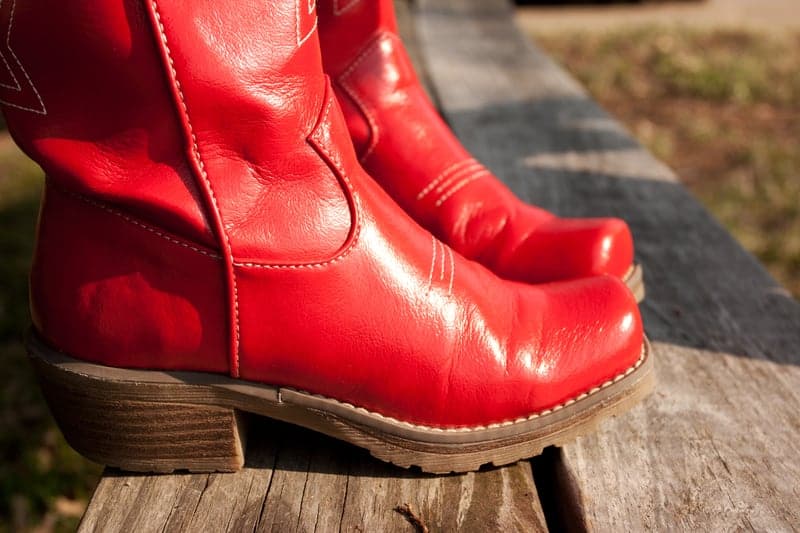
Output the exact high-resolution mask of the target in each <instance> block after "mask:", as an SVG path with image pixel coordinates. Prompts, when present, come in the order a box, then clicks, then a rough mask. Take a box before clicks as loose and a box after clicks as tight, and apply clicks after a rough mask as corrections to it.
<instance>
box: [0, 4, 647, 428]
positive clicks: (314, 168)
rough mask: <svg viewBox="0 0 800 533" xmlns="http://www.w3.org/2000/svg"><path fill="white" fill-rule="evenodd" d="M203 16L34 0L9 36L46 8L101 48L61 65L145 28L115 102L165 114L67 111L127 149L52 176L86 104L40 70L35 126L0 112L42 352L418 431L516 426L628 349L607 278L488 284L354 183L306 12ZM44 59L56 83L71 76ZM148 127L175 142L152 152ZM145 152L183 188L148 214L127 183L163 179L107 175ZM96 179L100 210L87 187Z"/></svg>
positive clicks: (28, 115)
mask: <svg viewBox="0 0 800 533" xmlns="http://www.w3.org/2000/svg"><path fill="white" fill-rule="evenodd" d="M224 4H225V5H224V6H223V7H221V4H220V2H218V1H213V2H212V1H211V0H206V1H197V2H192V3H191V4H186V3H182V2H177V1H166V0H165V1H162V2H159V3H157V4H156V3H155V2H143V3H139V2H133V1H132V0H126V1H122V0H113V1H112V0H102V1H98V2H96V3H93V6H96V7H97V10H96V11H91V10H86V11H83V10H74V9H68V8H62V7H61V3H60V2H55V1H53V2H44V1H41V2H37V3H36V4H35V5H37V6H38V8H37V9H33V8H31V10H30V11H29V12H28V13H27V14H26V18H25V19H24V20H27V21H28V22H29V23H31V24H32V23H33V21H34V20H36V19H38V18H46V17H50V16H53V13H55V14H56V15H57V16H58V17H59V22H60V26H59V28H60V29H58V31H60V32H62V34H63V35H61V37H60V39H63V42H64V43H69V42H71V39H72V37H75V34H78V33H81V34H82V33H86V32H88V33H90V34H92V36H91V38H90V37H86V42H83V41H80V40H78V42H80V43H81V46H83V47H97V48H102V50H98V49H94V48H92V49H91V50H89V49H87V50H83V49H73V52H76V53H77V52H80V53H85V54H86V55H89V56H91V55H93V54H95V55H100V56H103V57H105V59H106V61H107V62H108V64H110V65H117V64H125V63H126V61H127V60H128V59H129V57H130V48H129V47H124V46H119V47H115V46H112V44H118V43H119V42H124V43H130V42H139V43H145V42H146V41H147V39H148V38H149V39H151V40H152V43H154V44H153V46H152V47H143V50H145V49H146V50H147V53H146V54H145V53H142V55H141V57H139V61H140V62H141V64H142V65H145V66H146V68H145V69H144V70H142V72H141V73H139V74H137V73H136V72H131V73H127V74H125V76H127V78H126V79H129V78H131V77H133V78H137V79H138V78H139V76H141V80H140V83H138V84H135V85H134V86H131V87H128V91H130V92H132V93H134V95H133V97H134V101H136V100H135V97H138V98H141V99H146V97H145V96H144V95H143V94H138V92H137V91H141V92H146V93H148V97H150V98H152V99H153V100H154V101H160V102H162V103H163V102H165V101H168V102H170V105H171V108H170V110H169V113H168V114H166V115H161V114H159V115H158V116H155V115H154V116H153V117H149V118H148V117H147V116H141V117H140V116H138V115H137V121H136V122H133V121H131V122H129V123H125V122H124V121H122V122H121V123H119V124H117V123H116V122H115V121H114V119H112V117H110V116H98V113H93V112H86V113H83V114H81V115H80V116H79V115H78V114H76V115H75V117H74V119H73V120H74V121H75V124H73V126H72V128H73V130H70V131H81V130H82V129H91V128H94V127H97V124H95V122H98V121H101V122H102V121H104V120H107V121H109V122H114V124H115V126H114V128H115V132H116V133H115V135H121V136H122V137H123V138H125V139H129V138H131V137H133V138H137V139H139V140H140V142H139V143H133V145H132V146H129V145H128V143H121V144H116V143H113V142H110V141H108V139H107V138H105V137H101V138H100V140H102V141H104V142H103V143H101V144H102V146H99V147H98V146H92V147H89V148H88V149H89V151H90V153H92V154H96V155H97V157H100V156H101V155H102V157H106V158H108V159H109V160H113V161H115V162H116V166H114V167H113V168H111V167H110V168H106V171H107V173H108V174H109V175H108V176H106V174H105V173H100V172H99V171H98V170H97V168H100V167H103V168H105V167H106V166H107V165H108V163H106V162H105V161H104V160H102V158H101V159H100V160H97V161H95V163H94V167H90V166H88V165H89V160H88V159H87V160H86V161H85V162H84V163H85V165H87V166H85V167H80V168H77V169H75V170H74V171H72V172H68V173H67V172H64V169H63V168H62V167H61V166H60V164H59V162H61V161H67V160H81V161H83V158H85V157H86V155H85V154H81V153H79V152H80V150H78V148H75V147H74V146H73V145H72V144H71V142H72V141H71V140H72V139H73V138H74V136H73V134H72V133H69V132H67V130H65V129H64V128H66V126H65V124H64V119H63V118H62V116H61V113H62V112H63V113H66V111H65V109H66V108H67V107H68V106H67V103H69V104H71V105H72V106H74V107H77V108H82V109H84V110H92V106H93V105H94V103H93V101H92V98H91V96H92V94H91V93H87V95H81V94H80V91H77V90H76V91H74V92H73V93H68V94H66V95H61V94H60V93H59V88H58V82H60V81H61V80H60V79H59V78H58V76H56V75H52V76H48V77H47V82H46V83H45V81H44V80H43V79H37V78H34V77H33V75H32V76H31V79H32V80H34V82H35V83H37V88H38V91H39V94H40V95H41V98H42V100H43V101H44V103H45V104H50V102H51V101H53V102H57V101H59V100H58V99H59V98H64V99H65V100H64V103H63V105H62V104H59V105H61V107H58V106H56V107H54V108H48V114H47V115H43V114H37V113H35V112H31V111H29V110H24V109H17V108H14V107H11V106H9V105H8V104H7V103H6V105H5V106H4V113H5V115H6V118H7V121H8V124H9V127H10V128H11V129H12V131H13V132H14V134H15V136H16V138H17V139H18V141H19V142H20V143H21V144H22V145H23V146H24V147H26V149H27V150H28V151H29V153H31V155H32V156H33V157H34V158H35V159H36V160H37V161H39V162H40V163H41V164H42V165H43V166H45V168H48V173H49V179H48V186H47V191H46V195H45V201H44V204H43V207H42V213H41V219H40V227H39V235H38V243H37V248H36V255H35V258H34V268H33V271H32V276H31V304H32V313H33V317H34V323H35V326H36V328H37V329H38V330H39V332H40V334H41V335H42V336H43V338H44V339H46V340H47V341H48V342H49V343H51V344H52V345H54V346H55V347H57V348H59V349H62V350H64V351H66V352H68V353H69V354H70V355H72V356H73V357H78V358H83V359H86V360H90V361H94V362H98V363H102V364H107V365H113V366H123V367H135V368H151V369H156V368H157V369H186V370H203V371H208V372H218V373H227V374H230V375H233V376H237V377H240V378H242V379H245V380H252V381H258V382H264V383H269V384H272V385H280V386H288V387H294V388H297V389H302V390H305V391H309V392H312V393H316V394H321V395H323V396H327V397H330V398H334V399H336V400H339V401H342V402H348V403H351V404H353V405H356V406H360V407H364V408H367V409H370V410H372V411H375V412H378V413H381V414H384V415H387V416H392V417H395V418H398V419H400V420H404V421H408V422H412V423H418V424H426V425H433V426H440V427H453V426H465V425H484V424H489V423H494V422H500V421H505V420H510V419H515V418H518V417H521V416H527V415H530V414H532V413H535V412H538V411H539V410H542V409H546V408H548V407H551V406H554V405H556V404H559V403H561V402H564V401H565V400H568V399H570V398H573V397H575V396H577V395H579V394H581V393H582V392H585V391H587V390H589V389H591V388H592V387H594V386H596V385H598V384H600V383H603V382H605V381H606V380H608V379H610V378H612V377H614V376H616V375H617V374H619V373H621V372H623V371H624V370H625V369H627V368H629V367H631V366H632V365H633V364H634V363H635V362H636V361H637V360H638V359H639V356H640V351H641V347H642V340H643V335H642V328H641V320H640V317H639V314H638V308H637V306H636V303H635V301H634V299H633V297H632V295H631V294H630V292H629V291H628V290H627V288H626V287H625V286H624V284H623V283H622V282H621V281H619V280H618V279H616V278H613V277H609V276H602V277H595V278H589V279H584V280H580V281H576V282H569V283H554V284H547V285H541V286H530V285H523V284H519V283H514V282H508V281H503V280H501V279H499V278H498V277H496V276H495V275H494V274H493V273H491V272H490V271H488V270H487V269H485V268H484V267H483V266H481V265H479V264H477V263H475V262H472V261H468V260H466V259H464V258H463V257H462V256H461V255H460V254H458V253H456V252H454V251H452V249H451V248H449V247H448V246H446V245H444V244H442V243H441V242H440V241H438V240H437V239H435V238H434V237H433V236H432V235H431V234H430V233H428V232H427V231H425V230H424V229H422V228H421V227H420V226H418V225H417V224H415V223H414V222H413V221H412V220H411V219H410V218H409V217H408V215H407V214H406V213H405V212H403V210H402V209H400V207H399V206H397V205H396V204H395V203H394V202H392V201H391V199H390V198H389V197H388V196H387V195H386V193H385V192H384V191H383V190H382V189H381V188H380V187H379V186H378V185H377V184H376V183H375V182H374V181H373V180H372V179H371V178H370V177H369V176H367V174H366V173H365V172H364V171H363V170H362V168H361V167H360V166H359V164H358V162H357V157H356V154H355V152H354V150H353V148H352V145H351V144H350V142H349V140H348V130H347V126H346V124H345V122H344V119H343V117H342V114H341V111H340V109H339V106H338V104H337V101H336V98H335V96H334V93H333V90H332V89H331V87H330V85H329V84H328V83H327V80H326V78H325V77H324V76H323V74H322V65H321V60H320V57H319V47H318V40H317V34H316V31H315V27H316V26H315V25H316V17H315V13H314V9H313V3H312V4H309V3H308V2H306V1H305V0H302V1H300V0H298V1H295V0H276V1H274V2H263V1H259V2H255V1H254V2H245V1H236V2H233V1H231V2H226V3H224ZM71 7H74V6H71ZM117 8H118V10H119V11H120V12H124V13H125V14H126V17H127V19H126V20H127V23H126V25H121V26H120V27H118V28H117V30H118V31H119V32H120V36H115V37H113V39H112V38H111V37H104V35H105V34H104V33H103V32H102V31H98V32H97V33H96V34H95V33H93V32H94V31H95V30H94V29H93V28H95V27H99V26H102V24H101V22H102V21H101V20H100V19H98V18H96V17H97V16H104V14H105V13H107V12H110V11H115V10H116V9H117ZM309 8H311V9H309ZM73 14H74V15H75V16H76V17H77V16H78V15H80V16H82V17H85V18H84V19H77V18H73ZM4 16H5V17H8V13H4ZM2 20H6V19H2ZM21 20H22V19H21ZM265 26H266V27H265ZM53 28H54V31H55V25H53ZM76 38H77V37H76ZM109 39H110V40H109ZM95 41H96V42H95ZM11 42H12V43H14V42H15V41H13V40H12V41H11ZM36 46H44V45H42V44H39V45H35V44H34V43H32V42H27V41H26V45H25V46H22V45H20V46H17V47H16V48H15V50H14V51H15V54H16V56H17V57H19V58H20V61H21V62H22V63H23V64H26V66H27V65H28V62H31V61H32V63H30V72H31V73H34V72H36V73H42V72H45V71H46V70H47V66H48V64H49V62H50V61H51V59H49V58H48V56H47V54H46V53H45V52H44V51H42V50H38V49H35V47H36ZM75 46H77V45H75ZM142 46H143V45H142ZM34 67H35V68H34ZM59 68H60V67H59ZM61 70H62V74H61V75H62V76H64V77H65V80H64V83H76V84H78V83H79V82H77V81H70V79H68V78H71V75H70V74H69V73H68V69H67V67H64V68H62V69H61ZM97 75H98V76H99V75H100V73H98V74H97ZM108 75H109V76H114V75H116V74H115V73H114V71H113V69H112V70H110V71H109V72H108ZM119 75H120V76H122V74H119ZM118 81H119V80H117V81H115V83H116V82H118ZM83 83H85V84H87V85H91V83H92V79H87V80H84V81H83ZM76 86H77V85H76ZM152 91H155V93H154V94H150V93H151V92H152ZM67 98H71V99H72V101H71V102H67V100H66V99H67ZM106 98H108V99H109V100H111V99H112V97H111V96H110V95H106ZM126 98H128V95H127V94H123V95H119V96H118V99H117V100H116V102H115V105H116V106H117V107H120V108H125V107H127V106H129V105H130V103H129V101H127V100H126ZM50 109H54V111H53V112H52V113H50ZM55 109H60V110H61V111H60V112H59V113H56V112H55ZM120 114H121V116H128V115H131V116H132V115H134V114H135V113H134V112H133V111H132V110H128V109H125V110H123V111H120ZM151 120H152V123H151ZM84 122H85V124H84ZM51 131H59V132H61V133H59V135H63V136H64V138H65V139H67V140H66V141H64V140H61V141H59V138H57V137H51V135H50V134H49V133H48V132H51ZM164 132H169V133H170V135H172V134H179V136H180V140H176V139H172V137H170V139H171V140H172V141H175V142H174V143H173V144H172V145H170V146H172V149H170V150H167V147H164V146H159V148H158V150H156V149H155V148H154V147H152V145H153V143H155V141H156V140H160V139H161V137H160V135H163V134H164ZM152 135H155V136H156V137H152ZM58 142H62V143H63V144H62V147H63V149H64V150H67V153H62V152H61V151H60V150H56V149H55V148H53V146H57V145H58ZM98 142H99V141H98ZM40 146H47V147H49V148H48V150H39V148H38V147H40ZM142 147H151V149H150V150H149V151H148V150H144V151H142V150H141V148H142ZM70 149H74V150H75V153H69V151H70ZM128 149H130V150H131V153H129V151H128ZM161 150H164V151H165V153H161ZM156 155H158V156H159V159H158V160H153V159H148V160H147V161H145V162H144V163H143V164H144V165H145V166H148V168H158V169H161V170H162V171H163V175H162V179H163V181H164V182H165V183H166V182H169V179H170V177H171V176H178V175H182V176H183V179H182V180H181V183H185V184H186V187H185V188H184V189H182V192H181V193H180V194H176V195H175V196H173V197H165V195H167V194H168V191H167V190H165V189H159V190H158V192H159V194H160V196H159V203H158V204H156V203H152V204H148V203H147V202H144V201H140V200H142V196H141V194H142V188H144V187H147V186H151V185H152V186H154V187H158V186H160V185H163V184H161V182H160V181H158V180H155V181H156V182H157V183H155V184H153V183H152V182H151V181H147V180H145V181H142V182H139V181H137V179H136V175H135V174H130V173H129V172H133V170H131V169H130V168H129V167H132V166H135V165H136V164H138V163H139V162H140V161H139V158H147V157H153V158H155V156H156ZM95 167H97V168H95ZM115 172H116V173H115ZM181 173H183V174H181ZM108 183H114V184H115V187H116V188H115V189H114V190H115V196H114V197H113V198H112V197H110V196H108V195H107V194H105V193H103V192H102V191H101V189H102V187H101V185H103V184H108ZM123 184H124V186H123ZM187 190H191V191H192V194H190V195H188V196H189V197H190V198H191V202H193V205H192V206H184V205H183V203H184V202H187V201H190V200H187V199H186V197H185V196H184V193H186V191H187ZM186 194H188V193H186ZM112 200H113V201H112ZM167 205H169V206H180V207H181V209H182V210H180V209H178V208H177V207H176V208H175V209H172V210H170V209H167V208H166V207H163V206H167ZM142 206H146V207H147V208H146V209H143V208H142ZM198 221H204V223H203V224H200V223H199V222H198ZM192 228H194V229H196V230H198V231H196V232H192V231H189V230H191V229H192ZM199 228H205V229H204V230H203V231H200V230H199ZM209 239H211V240H212V242H211V243H208V242H207V241H208V240H209Z"/></svg>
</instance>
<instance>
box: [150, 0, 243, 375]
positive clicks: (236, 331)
mask: <svg viewBox="0 0 800 533" xmlns="http://www.w3.org/2000/svg"><path fill="white" fill-rule="evenodd" d="M151 4H152V6H153V14H154V15H155V18H156V22H157V23H158V29H159V32H160V33H161V42H162V44H163V45H164V51H165V53H166V57H167V60H168V61H169V66H170V69H171V70H172V79H173V81H174V85H175V90H176V91H177V93H178V98H179V99H180V103H181V107H182V108H183V116H184V118H185V120H186V128H187V130H188V132H189V136H190V137H191V140H192V150H193V152H194V157H195V159H196V161H197V167H198V169H199V170H200V176H201V177H202V178H203V180H204V181H205V182H206V186H207V187H208V192H209V197H210V199H211V203H212V204H213V207H214V209H215V210H216V212H217V215H218V216H219V217H220V233H221V235H220V237H221V239H222V241H223V246H224V248H225V250H224V252H225V256H226V257H225V258H226V259H227V261H228V264H229V265H230V279H231V288H232V292H233V357H234V360H233V365H232V367H233V368H231V374H232V375H233V377H239V343H240V324H239V288H238V285H237V282H236V270H235V264H236V263H235V261H234V259H233V249H232V247H231V242H230V239H229V238H228V235H227V233H226V232H225V227H224V224H223V223H222V220H221V218H222V215H221V214H220V209H219V204H218V203H217V197H216V195H215V194H214V187H213V185H212V184H211V180H210V179H209V177H208V173H207V172H206V168H205V165H204V164H203V159H202V157H201V155H200V147H199V146H198V144H197V137H196V136H195V133H194V129H193V128H192V123H191V120H190V118H189V107H188V106H187V104H186V97H185V96H184V94H183V90H182V89H181V84H180V81H178V71H177V69H176V68H175V61H174V60H173V59H172V52H171V50H170V48H169V43H168V42H167V32H166V30H165V28H164V23H163V22H162V21H161V14H160V13H159V11H158V4H157V2H156V1H155V0H152V2H151Z"/></svg>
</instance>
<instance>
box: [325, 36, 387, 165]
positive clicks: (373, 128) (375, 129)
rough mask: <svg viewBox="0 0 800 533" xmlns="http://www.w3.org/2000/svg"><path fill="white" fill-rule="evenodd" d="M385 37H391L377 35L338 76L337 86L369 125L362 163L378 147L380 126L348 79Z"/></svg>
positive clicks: (361, 157) (361, 158)
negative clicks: (350, 99)
mask: <svg viewBox="0 0 800 533" xmlns="http://www.w3.org/2000/svg"><path fill="white" fill-rule="evenodd" d="M385 37H389V38H391V37H392V35H391V34H390V33H388V32H385V31H383V32H380V33H378V34H377V35H376V36H375V37H374V38H373V39H372V40H371V41H370V42H369V43H367V45H366V46H364V49H363V50H362V51H361V52H360V53H359V54H358V56H356V58H355V59H354V60H353V61H352V63H350V66H348V67H347V69H345V71H344V72H342V74H340V75H339V77H338V78H337V81H338V82H339V85H341V87H342V89H344V91H345V92H346V93H347V95H348V96H349V97H350V98H352V99H353V101H354V102H355V103H356V105H357V106H358V107H359V109H360V110H361V112H362V113H364V116H366V117H367V122H368V123H369V128H370V139H369V146H367V149H366V150H365V151H364V153H363V154H362V155H361V156H360V157H359V159H360V160H361V161H362V162H363V161H366V159H367V158H368V157H369V156H370V155H372V152H373V151H374V150H375V147H376V146H377V145H378V140H379V139H380V136H381V132H380V126H379V125H378V121H377V120H375V116H374V115H373V114H372V110H371V109H370V107H369V106H368V105H367V104H366V102H365V101H364V100H363V99H362V98H361V96H360V95H359V94H358V91H357V90H356V89H355V88H354V87H353V86H352V85H351V84H350V82H349V81H348V79H349V78H350V76H351V75H352V74H353V72H355V70H356V69H357V68H358V67H359V65H361V63H363V62H364V60H365V59H366V58H367V57H369V55H370V54H372V53H374V52H376V51H377V50H378V49H379V46H376V45H379V44H380V41H381V40H383V39H384V38H385Z"/></svg>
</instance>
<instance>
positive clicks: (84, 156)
mask: <svg viewBox="0 0 800 533" xmlns="http://www.w3.org/2000/svg"><path fill="white" fill-rule="evenodd" d="M316 25H317V20H316V9H315V6H314V3H313V2H311V3H309V2H308V0H276V1H270V2H263V1H245V2H242V1H239V2H235V3H230V5H226V3H224V2H223V3H221V2H218V1H212V0H207V1H199V2H191V3H184V2H176V1H172V0H164V1H159V2H154V1H150V0H148V1H134V0H99V1H97V2H91V5H89V3H80V2H79V3H77V4H76V3H74V2H62V1H55V0H37V1H35V2H21V1H18V0H9V1H8V2H3V3H2V5H0V28H2V29H3V33H4V34H7V35H8V40H7V41H6V43H5V44H0V53H2V59H3V61H4V62H3V63H2V64H0V70H3V68H2V67H4V66H5V67H7V68H6V71H7V72H3V73H2V75H0V101H2V103H3V104H4V105H3V110H4V113H5V116H6V120H7V123H8V127H9V130H10V131H11V133H12V135H13V136H14V138H15V140H16V141H17V142H18V144H20V145H21V146H22V147H23V149H24V150H25V151H26V153H28V155H30V156H31V157H32V158H33V159H34V160H35V161H37V162H38V163H39V164H40V165H41V166H42V167H43V168H44V170H45V172H46V173H47V175H48V177H49V179H51V180H53V181H54V182H55V183H56V184H57V185H59V186H61V187H63V188H65V189H67V190H70V191H75V192H78V193H81V194H84V195H87V196H89V197H92V198H95V199H97V200H100V201H104V202H108V203H110V204H113V205H115V206H117V207H119V208H121V209H123V210H125V211H126V212H129V213H131V214H133V215H135V216H137V217H141V218H142V219H144V220H147V221H150V222H152V223H154V224H156V225H158V226H160V227H163V228H165V229H167V230H169V231H171V232H174V233H176V234H178V235H180V236H183V237H186V238H188V239H190V240H192V241H195V242H197V243H200V244H203V245H205V246H209V247H218V248H220V249H221V248H222V247H223V245H222V241H223V240H225V239H223V238H222V237H223V236H221V235H220V233H222V232H228V233H229V235H228V237H227V240H229V241H230V243H229V244H230V247H231V251H233V252H235V253H236V254H237V255H239V256H241V257H244V258H251V257H259V258H260V259H272V260H284V259H291V260H296V259H304V258H308V257H310V256H317V255H319V254H323V255H324V254H325V253H327V252H329V251H330V249H331V248H333V249H335V248H336V247H338V246H339V245H340V244H341V242H342V241H343V240H344V238H345V236H346V234H347V232H348V231H349V223H350V219H349V209H348V206H347V201H346V198H344V195H343V193H342V191H341V187H340V185H339V183H337V181H336V179H334V178H333V177H332V176H331V175H330V172H329V171H328V172H321V171H320V169H321V168H322V167H324V164H323V163H322V162H321V161H320V157H319V155H318V154H317V153H316V152H315V151H314V150H312V149H311V148H310V147H309V146H308V143H307V142H306V137H307V136H308V135H309V133H310V132H311V131H312V129H313V128H314V126H315V124H316V123H317V121H318V120H319V115H320V112H321V109H322V106H323V100H324V98H325V92H326V81H325V76H324V74H323V73H322V68H321V58H320V54H319V46H318V41H317V34H316ZM45 37H46V38H45ZM298 198H300V201H299V202H298ZM321 204H322V205H324V206H325V207H324V209H323V208H320V205H321ZM264 211H269V212H270V213H271V214H272V215H271V216H270V217H269V220H266V217H263V216H259V214H260V213H262V212H264ZM306 211H310V212H312V213H316V219H313V218H314V215H312V220H311V221H310V223H311V224H313V226H312V227H316V228H325V229H324V231H321V232H320V233H321V235H307V234H304V232H302V231H299V230H298V228H297V226H298V225H297V224H296V215H297V214H298V213H305V212H306ZM304 227H305V228H308V227H309V226H308V225H304ZM329 238H330V239H334V240H335V241H337V242H336V243H334V244H330V243H328V242H325V241H326V240H327V239H329Z"/></svg>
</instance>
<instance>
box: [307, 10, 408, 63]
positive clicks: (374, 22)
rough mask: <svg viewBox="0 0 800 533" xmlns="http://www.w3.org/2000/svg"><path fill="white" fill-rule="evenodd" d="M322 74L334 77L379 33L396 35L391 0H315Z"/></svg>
mask: <svg viewBox="0 0 800 533" xmlns="http://www.w3.org/2000/svg"><path fill="white" fill-rule="evenodd" d="M317 5H318V7H317V9H318V10H319V26H320V41H321V44H322V49H323V50H324V54H323V61H324V63H325V72H326V73H328V74H329V75H330V76H332V77H336V76H338V75H340V74H342V72H343V71H344V70H346V69H347V68H348V67H349V65H350V63H351V62H352V60H353V57H354V56H356V55H357V54H358V53H359V52H361V51H362V50H363V48H364V46H365V45H366V44H368V42H369V41H370V39H372V38H373V37H375V36H376V34H378V33H382V32H388V33H395V34H396V33H397V18H396V16H395V11H394V2H393V1H392V0H318V1H317Z"/></svg>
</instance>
